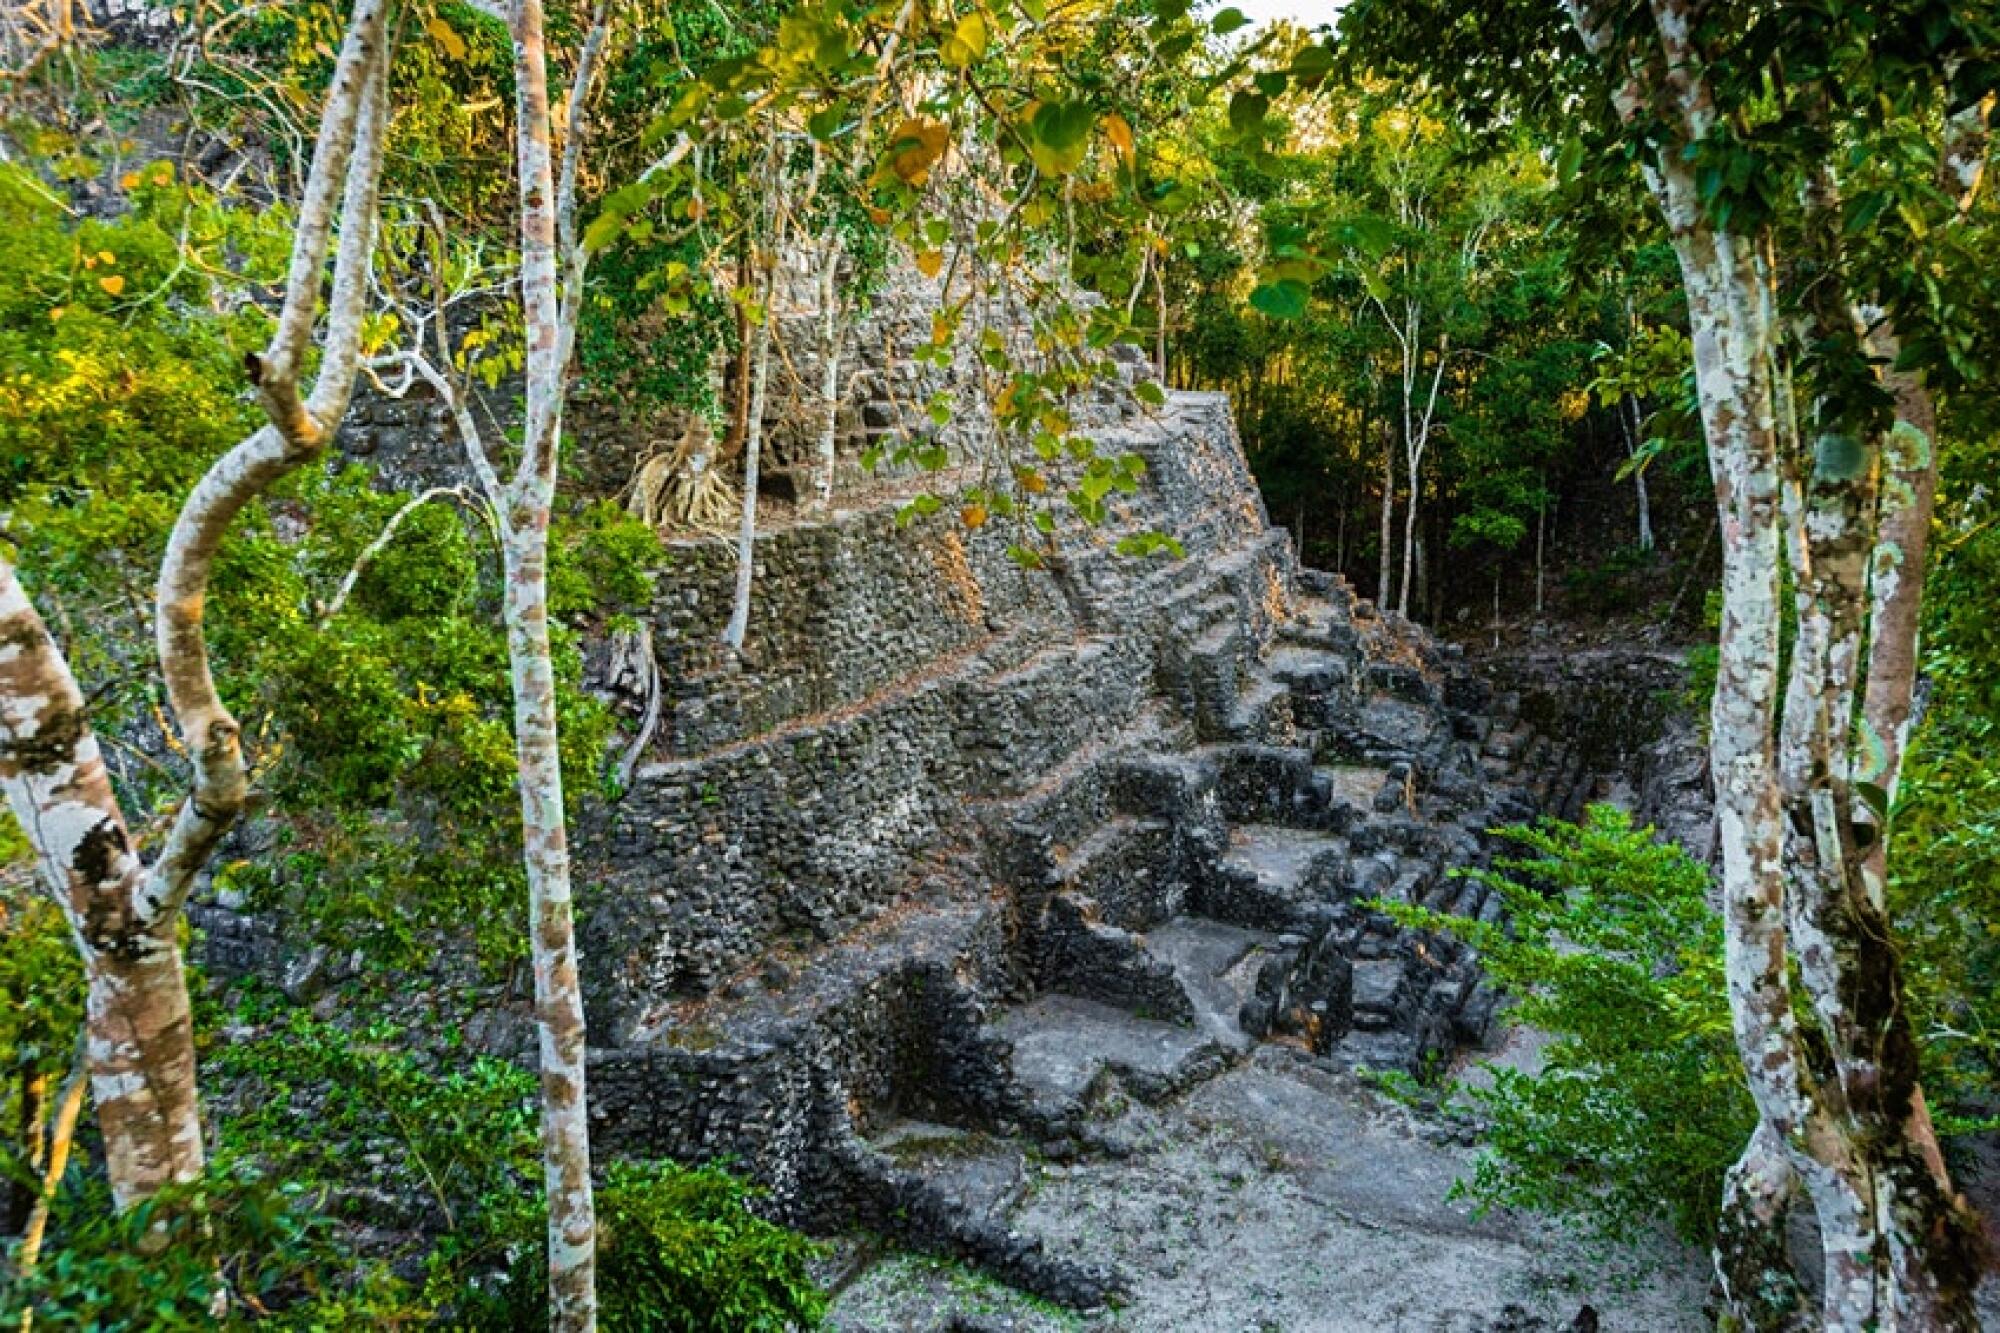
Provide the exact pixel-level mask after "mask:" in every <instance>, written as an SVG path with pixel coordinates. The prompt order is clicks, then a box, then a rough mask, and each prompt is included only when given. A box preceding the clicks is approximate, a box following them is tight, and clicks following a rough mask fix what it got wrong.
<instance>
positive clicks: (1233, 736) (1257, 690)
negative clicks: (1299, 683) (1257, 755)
mask: <svg viewBox="0 0 2000 1333" xmlns="http://www.w3.org/2000/svg"><path fill="white" fill-rule="evenodd" d="M1295 730H1296V729H1295V727H1294V725H1293V722H1292V692H1291V690H1290V689H1289V688H1288V687H1286V685H1285V684H1284V683H1283V682H1282V681H1277V680H1272V679H1271V678H1270V677H1268V676H1260V677H1258V678H1256V679H1255V680H1253V681H1252V682H1251V684H1250V687H1249V688H1248V689H1247V690H1245V691H1243V692H1242V693H1241V694H1239V695H1238V696H1237V697H1236V698H1235V699H1234V700H1233V701H1232V702H1231V704H1230V706H1229V711H1228V713H1227V714H1225V715H1224V717H1223V718H1222V719H1220V726H1219V727H1217V728H1216V731H1217V732H1218V733H1219V734H1218V735H1216V736H1215V739H1221V740H1237V741H1264V742H1267V743H1270V744H1274V745H1282V744H1285V743H1286V742H1287V741H1289V740H1291V739H1292V737H1293V735H1294V734H1295Z"/></svg>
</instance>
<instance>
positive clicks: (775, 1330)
mask: <svg viewBox="0 0 2000 1333" xmlns="http://www.w3.org/2000/svg"><path fill="white" fill-rule="evenodd" d="M749 1200H750V1191H749V1188H748V1187H747V1186H745V1185H744V1184H743V1182H742V1181H740V1180H738V1179H736V1178H735V1177H734V1176H731V1175H729V1174H728V1173H727V1172H725V1171H722V1170H720V1169H718V1168H716V1167H712V1166H711V1167H685V1166H680V1165H678V1164H676V1163H673V1162H614V1163H612V1164H611V1165H610V1166H609V1167H608V1168H607V1169H606V1171H605V1173H604V1181H603V1183H602V1184H601V1185H600V1186H599V1188H598V1190H597V1227H598V1253H597V1296H598V1302H599V1304H600V1305H601V1306H602V1311H601V1314H600V1317H599V1320H598V1323H599V1326H600V1327H601V1328H603V1329H605V1330H606V1333H784V1330H786V1329H793V1328H811V1327H814V1326H816V1325H817V1324H818V1323H819V1322H820V1320H821V1318H822V1317H823V1316H824V1315H825V1313H826V1295H825V1293H824V1292H822V1291H821V1290H820V1288H819V1287H818V1286H816V1285H815V1284H814V1283H813V1281H812V1277H811V1275H810V1273H809V1272H808V1269H807V1264H808V1262H809V1261H810V1260H811V1259H812V1258H813V1257H814V1255H815V1254H817V1252H818V1248H817V1247H816V1246H815V1245H814V1244H813V1243H812V1242H811V1241H809V1240H807V1239H806V1238H805V1237H803V1236H801V1235H799V1234H798V1233H797V1232H795V1231H788V1230H786V1229H785V1228H784V1227H781V1226H778V1225H776V1224H775V1223H771V1222H767V1221H765V1220H764V1219H763V1218H761V1217H758V1216H757V1215H756V1214H755V1213H753V1212H751V1211H750V1209H749V1206H748V1205H749ZM543 1217H544V1214H543V1212H542V1210H541V1209H540V1208H539V1207H536V1208H530V1209H522V1210H520V1212H519V1213H518V1214H517V1215H516V1218H515V1221H516V1224H517V1225H519V1226H520V1227H521V1234H520V1235H519V1237H518V1238H517V1241H516V1244H515V1245H514V1247H513V1251H514V1253H515V1254H517V1255H518V1256H519V1257H518V1260H517V1262H516V1263H515V1264H514V1266H513V1267H512V1268H511V1269H510V1270H509V1271H508V1273H507V1276H506V1278H505V1280H504V1281H503V1282H501V1283H500V1284H498V1286H497V1287H496V1288H494V1289H493V1290H492V1291H490V1292H488V1293H484V1299H478V1298H474V1300H472V1301H470V1302H468V1303H467V1304H466V1305H465V1306H464V1307H462V1316H463V1317H464V1318H465V1322H466V1324H467V1326H468V1327H469V1328H473V1329H478V1330H482V1331H483V1333H516V1331H517V1330H518V1333H533V1330H536V1329H539V1328H542V1327H544V1326H545V1325H546V1323H547V1315H546V1314H545V1313H544V1312H545V1310H546V1308H547V1306H546V1302H547V1299H548V1284H547V1278H548V1270H547V1268H546V1267H545V1265H544V1264H543V1262H542V1244H541V1234H542V1226H543Z"/></svg>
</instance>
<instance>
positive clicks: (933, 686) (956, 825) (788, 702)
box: [583, 395, 1293, 1032]
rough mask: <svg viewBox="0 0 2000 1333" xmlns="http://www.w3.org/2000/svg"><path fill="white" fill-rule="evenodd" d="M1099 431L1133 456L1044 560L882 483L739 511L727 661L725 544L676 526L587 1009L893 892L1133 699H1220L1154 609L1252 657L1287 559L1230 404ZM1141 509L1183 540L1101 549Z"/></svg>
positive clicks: (722, 966)
mask: <svg viewBox="0 0 2000 1333" xmlns="http://www.w3.org/2000/svg"><path fill="white" fill-rule="evenodd" d="M1100 444H1101V447H1104V448H1107V449H1117V450H1121V451H1123V450H1132V451H1135V452H1138V453H1140V454H1142V455H1143V456H1144V457H1145V458H1146V459H1147V460H1148V469H1147V473H1146V477H1145V480H1144V483H1143V485H1142V488H1141V491H1140V493H1139V494H1138V495H1136V496H1133V497H1130V498H1129V500H1128V501H1127V502H1126V503H1125V504H1123V505H1122V506H1121V507H1120V509H1119V512H1118V513H1117V514H1116V515H1115V516H1114V518H1113V520H1112V521H1111V522H1110V523H1109V524H1107V525H1106V527H1105V529H1103V530H1092V529H1078V530H1076V531H1074V532H1072V533H1070V534H1068V535H1067V537H1066V539H1065V540H1066V548H1065V556H1064V559H1063V561H1062V562H1061V564H1062V568H1061V570H1060V572H1056V573H1052V572H1048V571H1030V570H1025V569H1022V568H1021V567H1020V566H1018V565H1017V564H1015V563H1014V562H1013V561H1011V560H1009V559H1008V558H1007V557H1006V555H1005V553H1004V547H1005V544H1006V542H1007V541H1009V540H1011V539H1012V538H1010V537H1009V536H1008V535H1006V534H1003V533H1001V532H998V531H996V530H994V529H993V528H988V529H984V530H981V531H978V532H971V533H968V532H965V531H964V530H962V529H960V528H959V527H958V526H957V525H956V524H952V523H947V522H944V521H938V522H934V523H928V524H926V523H918V524H914V525H911V526H909V527H898V526H897V525H896V523H895V521H894V518H893V507H890V506H885V507H881V508H877V509H873V510H868V511H857V512H843V513H837V514H835V515H834V516H831V517H829V518H828V519H826V520H824V521H820V522H812V523H803V524H799V525H797V526H792V527H789V528H785V529H782V530H779V531H775V532H771V533H766V534H762V535H760V536H759V538H758V540H757V554H756V581H755V585H754V588H755V590H754V595H753V600H752V615H751V629H750V634H749V637H748V639H747V641H746V644H745V652H744V654H743V657H742V659H741V660H740V661H739V660H737V659H736V658H735V657H734V656H733V655H732V654H729V653H728V652H727V650H726V649H724V648H722V647H721V646H720V631H721V626H722V622H723V620H724V619H725V618H726V616H727V611H728V605H729V595H730V584H731V581H732V580H733V577H734V561H733V557H732V556H731V553H730V552H728V551H727V550H726V549H724V548H721V547H718V546H715V545H712V544H709V545H704V544H696V543H682V544H679V545H677V546H676V547H675V550H674V553H673V560H672V564H671V566H670V567H669V569H668V571H667V572H666V573H665V575H663V577H662V580H661V592H660V596H659V600H658V602H657V603H656V605H655V608H654V615H653V642H654V645H655V649H656V652H657V654H658V658H659V663H660V667H661V672H662V678H663V680H664V682H665V693H666V697H667V700H668V703H667V707H666V712H665V719H664V721H663V724H662V727H661V736H660V739H659V742H658V745H657V747H656V751H657V752H656V753H655V754H654V755H652V756H649V759H648V762H646V763H644V764H642V765H641V766H640V767H639V769H638V770H637V773H636V774H635V779H634V782H633V785H632V790H631V791H630V792H629V793H628V794H627V795H626V796H625V797H624V799H623V800H621V801H619V802H618V803H616V804H615V805H613V806H611V807H610V808H608V809H607V810H604V811H602V812H600V813H599V814H598V815H597V817H596V818H595V819H594V820H593V821H592V823H591V826H590V828H589V830H588V834H587V838H586V842H585V854H584V862H583V864H584V868H585V873H586V875H587V877H588V882H589V885H590V888H589V893H588V900H587V901H588V919H587V923H586V939H585V945H586V947H585V957H586V958H587V959H588V960H589V964H588V971H589V982H590V988H591V993H592V996H593V999H594V1001H595V1002H596V1017H597V1019H598V1021H600V1022H608V1024H609V1027H608V1029H607V1030H610V1031H616V1032H629V1031H632V1030H635V1029H636V1028H637V1027H639V1026H643V1025H644V1024H645V1022H646V1016H647V1014H648V1013H649V1012H655V1011H657V1010H659V1008H660V1007H661V1006H662V1005H665V1004H669V1003H671V1002H673V1001H675V1000H679V999H685V998H689V997H694V996H700V995H704V994H707V993H710V992H712V991H714V990H715V989H716V988H718V987H719V986H722V985H724V984H726V982H727V981H728V979H729V978H730V976H731V975H732V974H733V973H735V972H737V971H739V970H741V969H744V968H746V967H749V966H751V965H753V964H754V963H755V962H756V961H757V960H758V959H759V958H760V957H761V956H762V955H763V953H764V952H765V951H766V950H768V949H769V948H771V947H772V946H774V945H777V944H781V943H786V942H791V943H800V944H804V943H810V942H812V941H825V940H830V939H833V938H836V937H837V936H839V935H840V934H841V933H842V932H843V931H845V930H847V929H850V928H852V927H853V926H855V925H856V924H857V923H859V922H862V921H865V920H867V919H870V918H871V917H873V916H875V915H878V914H880V913H882V912H885V911H887V910H889V909H891V908H892V907H893V906H894V905H895V904H896V903H897V902H898V901H899V900H900V899H901V898H902V897H903V896H904V895H905V894H906V893H907V892H908V891H909V888H910V883H909V881H910V878H911V876H912V874H913V873H914V872H915V871H916V869H917V867H918V865H919V862H920V858H921V857H922V856H923V855H924V854H925V853H927V852H932V851H935V850H937V849H939V848H941V847H945V846H948V845H952V844H954V843H963V842H965V841H966V840H967V839H969V838H972V837H974V836H975V834H974V824H973V822H972V820H971V818H970V814H969V812H968V809H967V807H968V803H969V802H974V801H990V800H993V799H997V798H1002V797H1005V796H1008V795H1010V794H1013V793H1018V792H1022V791H1025V790H1027V789H1028V788H1030V787H1032V786H1033V785H1034V784H1036V783H1037V782H1039V781H1041V780H1042V779H1043V778H1044V777H1045V776H1046V775H1047V774H1048V773H1050V772H1051V771H1052V770H1054V769H1055V768H1057V767H1058V766H1059V765H1061V764H1062V763H1064V762H1065V761H1066V760H1068V759H1069V758H1070V757H1071V756H1072V755H1074V754H1076V753H1077V752H1079V751H1080V750H1082V749H1084V748H1085V747H1087V746H1089V745H1090V744H1091V743H1093V742H1094V741H1101V740H1103V739H1105V738H1107V737H1109V736H1111V735H1114V734H1115V733H1117V732H1119V731H1120V730H1121V729H1122V728H1125V727H1128V726H1131V725H1133V724H1134V723H1135V722H1136V721H1137V720H1138V719H1139V717H1140V715H1141V713H1142V712H1143V711H1145V710H1146V709H1147V708H1148V707H1151V706H1167V707H1169V708H1170V709H1171V710H1172V711H1173V712H1174V714H1175V716H1174V718H1173V719H1172V720H1173V721H1174V722H1175V723H1178V724H1187V723H1191V722H1192V721H1193V720H1194V719H1195V718H1196V717H1197V716H1202V715H1205V714H1204V713H1203V710H1204V708H1205V707H1206V708H1207V709H1208V711H1209V712H1220V711H1222V710H1225V709H1226V708H1227V707H1229V706H1231V705H1232V704H1233V701H1234V694H1233V692H1232V693H1231V694H1230V696H1229V698H1228V699H1226V700H1225V699H1221V698H1217V699H1215V700H1213V701H1211V703H1210V704H1208V705H1204V703H1203V701H1202V700H1201V699H1200V698H1199V697H1198V695H1199V693H1200V690H1201V689H1202V688H1203V682H1201V681H1197V680H1195V679H1194V678H1193V677H1192V676H1190V674H1189V671H1188V665H1187V661H1186V654H1187V651H1188V648H1189V640H1188V638H1187V636H1186V635H1180V634H1176V633H1174V632H1173V631H1174V629H1175V627H1176V626H1178V625H1182V624H1184V623H1185V622H1186V618H1187V616H1188V615H1189V614H1191V613H1192V612H1193V610H1194V609H1195V608H1196V607H1198V606H1206V608H1207V613H1208V614H1211V615H1220V616H1222V617H1223V618H1224V619H1226V620H1227V621H1228V622H1229V624H1230V625H1233V626H1240V627H1241V630H1242V633H1243V635H1244V638H1243V640H1242V648H1243V651H1245V652H1246V653H1250V654H1254V653H1255V652H1256V651H1257V650H1258V648H1259V646H1260V645H1261V644H1262V643H1263V642H1264V641H1265V640H1266V639H1267V638H1268V636H1269V634H1270V632H1271V629H1272V626H1273V625H1274V624H1275V622H1276V619H1277V618H1278V617H1279V616H1281V615H1282V614H1283V609H1284V603H1285V600H1286V598H1287V597H1288V596H1289V587H1290V580H1291V578H1292V574H1293V570H1292V563H1291V554H1290V549H1289V546H1288V544H1287V543H1286V541H1285V539H1284V537H1283V535H1282V533H1279V532H1274V531H1273V530H1270V529H1268V528H1267V526H1266V524H1265V521H1264V514H1263V509H1262V505H1261V503H1260V501H1259V500H1258V498H1257V493H1256V490H1255V488H1254V485H1253V484H1252V482H1251V480H1250V476H1249V473H1248V470H1247V468H1246V467H1245V465H1244V463H1243V458H1242V453H1241V449H1240V446H1239V445H1238V443H1237V441H1236V438H1235V434H1234V428H1233V426H1232V424H1231V421H1230V418H1229V415H1228V412H1227V408H1226V404H1225V403H1224V402H1223V401H1222V400H1221V398H1220V397H1219V396H1210V395H1185V396H1182V397H1181V398H1179V399H1178V400H1177V401H1176V403H1175V404H1174V405H1173V407H1172V408H1171V409H1170V410H1168V411H1165V412H1162V413H1159V414H1157V415H1150V416H1140V417H1136V418H1135V419H1134V420H1133V422H1132V423H1131V424H1129V425H1125V426H1120V427H1116V428H1113V429H1111V430H1108V431H1105V432H1103V433H1102V434H1101V436H1100ZM1148 527H1157V528H1159V529H1161V530H1165V531H1168V532H1171V533H1173V534H1174V535H1175V536H1177V537H1178V538H1180V539H1181V540H1182V541H1183V542H1184V543H1185V544H1186V547H1187V552H1188V554H1187V556H1186V558H1185V559H1182V560H1171V559H1166V558H1162V557H1153V558H1150V559H1143V560H1142V559H1136V558H1129V557H1121V556H1118V555H1116V554H1115V553H1113V552H1112V551H1111V549H1110V548H1111V546H1112V545H1113V544H1114V542H1115V540H1116V538H1117V537H1118V536H1120V535H1123V534H1125V533H1128V532H1131V531H1135V530H1138V529H1140V528H1148ZM1210 683H1211V684H1214V685H1215V687H1216V688H1217V689H1221V688H1223V687H1224V686H1227V687H1228V688H1230V689H1231V690H1232V691H1233V686H1234V682H1233V681H1224V682H1210ZM1183 714H1184V715H1185V716H1182V715H1183Z"/></svg>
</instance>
